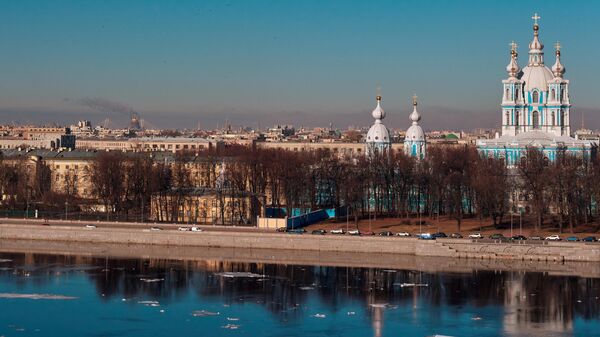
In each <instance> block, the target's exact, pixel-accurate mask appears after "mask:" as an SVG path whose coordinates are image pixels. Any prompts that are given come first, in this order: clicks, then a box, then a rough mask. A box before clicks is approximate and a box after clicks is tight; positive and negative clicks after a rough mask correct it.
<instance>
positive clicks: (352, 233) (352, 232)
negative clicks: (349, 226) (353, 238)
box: [348, 229, 360, 235]
mask: <svg viewBox="0 0 600 337" xmlns="http://www.w3.org/2000/svg"><path fill="white" fill-rule="evenodd" d="M348 234H349V235H360V231H359V230H358V229H353V230H351V231H348Z"/></svg>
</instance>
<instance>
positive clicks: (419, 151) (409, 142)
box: [404, 96, 427, 159]
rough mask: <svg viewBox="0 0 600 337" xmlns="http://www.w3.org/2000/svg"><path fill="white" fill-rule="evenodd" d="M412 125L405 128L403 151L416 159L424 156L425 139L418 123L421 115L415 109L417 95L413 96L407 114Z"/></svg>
mask: <svg viewBox="0 0 600 337" xmlns="http://www.w3.org/2000/svg"><path fill="white" fill-rule="evenodd" d="M409 118H410V120H411V121H412V125H411V126H410V127H409V128H408V130H406V135H405V137H404V153H406V154H407V155H409V156H411V157H415V158H417V159H423V158H425V153H426V144H427V143H426V140H425V132H423V129H422V128H421V126H420V125H419V121H420V120H421V115H420V114H419V112H418V111H417V96H413V111H412V113H411V114H410V116H409Z"/></svg>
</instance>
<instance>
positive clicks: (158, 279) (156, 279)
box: [140, 277, 165, 283]
mask: <svg viewBox="0 0 600 337" xmlns="http://www.w3.org/2000/svg"><path fill="white" fill-rule="evenodd" d="M164 280H165V279H164V278H145V277H142V278H140V281H142V282H146V283H154V282H162V281H164Z"/></svg>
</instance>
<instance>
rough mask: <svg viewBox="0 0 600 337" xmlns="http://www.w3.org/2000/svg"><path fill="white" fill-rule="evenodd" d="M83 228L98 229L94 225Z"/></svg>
mask: <svg viewBox="0 0 600 337" xmlns="http://www.w3.org/2000/svg"><path fill="white" fill-rule="evenodd" d="M85 228H89V229H94V228H98V227H97V226H96V225H92V224H89V225H85Z"/></svg>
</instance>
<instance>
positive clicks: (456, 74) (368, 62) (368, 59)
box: [0, 0, 600, 130]
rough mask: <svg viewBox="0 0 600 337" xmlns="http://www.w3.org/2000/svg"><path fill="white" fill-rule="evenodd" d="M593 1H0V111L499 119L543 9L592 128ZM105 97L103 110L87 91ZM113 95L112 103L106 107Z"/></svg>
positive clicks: (212, 118)
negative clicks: (514, 51) (510, 78)
mask: <svg viewBox="0 0 600 337" xmlns="http://www.w3.org/2000/svg"><path fill="white" fill-rule="evenodd" d="M599 10H600V3H598V2H593V1H581V0H580V1H568V2H567V1H564V0H563V1H544V2H540V1H493V2H492V1H475V0H473V1H449V0H448V1H444V0H437V1H433V0H432V1H422V0H421V1H418V0H414V1H377V2H373V1H350V0H346V1H341V0H340V1H317V0H302V1H300V0H298V1H277V0H272V1H241V0H240V1H233V0H230V1H209V0H203V1H185V0H179V1H166V0H165V1H158V0H155V1H141V0H139V1H138V0H128V1H117V0H110V1H101V2H100V1H94V2H92V1H74V0H73V1H66V0H63V1H56V0H55V1H41V0H35V1H33V0H20V1H7V0H4V1H0V42H1V45H2V52H1V53H0V65H1V69H2V71H1V72H0V74H1V77H0V123H10V122H16V123H51V122H57V123H63V124H65V123H74V122H76V121H77V120H78V119H83V118H87V119H90V120H92V121H93V122H94V123H99V122H102V121H103V120H105V119H106V118H109V119H111V120H112V121H113V124H114V126H125V125H126V122H127V116H126V115H127V113H128V112H127V111H129V110H128V109H133V110H135V111H138V112H139V113H140V114H141V115H142V118H143V119H144V120H145V121H146V123H147V125H149V126H154V127H161V128H185V127H187V128H194V127H196V126H197V125H200V127H202V128H213V127H215V126H216V125H217V124H219V125H222V124H223V123H224V122H225V120H229V122H230V123H231V124H232V125H234V126H239V125H247V126H252V127H256V126H258V125H261V126H271V125H273V124H294V125H296V126H301V125H304V126H318V125H321V126H326V125H329V123H333V124H334V126H336V127H340V128H346V127H347V126H349V125H355V126H362V127H367V126H369V125H370V124H371V123H372V121H373V120H372V117H371V116H370V111H371V110H372V109H373V108H374V106H375V99H374V97H375V95H376V88H377V87H381V94H382V96H383V107H384V109H385V110H386V112H387V118H386V120H385V121H384V122H385V124H386V125H387V126H388V127H389V128H394V129H396V128H399V129H402V128H407V127H408V126H409V124H410V122H409V120H408V115H409V113H410V111H411V96H412V94H413V93H416V94H417V95H418V96H419V111H420V112H421V115H422V117H423V120H422V122H421V125H422V126H423V128H424V129H426V130H431V129H446V128H447V129H457V130H461V129H464V130H467V129H473V128H478V127H481V128H497V127H499V124H500V120H499V118H500V113H499V111H500V98H501V91H502V86H501V80H502V79H504V78H506V71H505V67H506V65H507V64H508V61H509V46H508V44H509V42H510V41H512V40H514V41H516V42H517V44H518V45H519V65H520V66H521V67H523V66H525V65H526V62H527V45H528V44H529V42H530V41H531V39H532V35H533V34H532V20H531V18H530V17H531V16H532V15H533V13H535V12H537V13H538V14H539V15H540V16H541V20H540V39H541V41H542V43H544V45H545V49H544V51H545V52H546V65H552V64H553V63H554V50H553V45H554V43H555V42H556V41H560V42H561V44H562V46H563V48H562V61H563V64H564V65H565V66H566V68H567V73H566V75H565V77H566V78H567V79H569V80H570V81H571V91H570V93H571V98H572V102H573V105H574V107H573V109H572V115H571V125H572V126H573V129H578V128H579V127H580V126H581V114H582V113H584V114H585V123H586V127H588V128H592V129H599V128H600V107H599V103H600V98H598V95H597V93H596V91H597V88H596V81H595V78H596V77H598V76H599V75H600V64H599V63H598V62H597V59H598V58H600V45H598V44H597V43H595V41H596V39H595V38H594V34H595V33H597V32H599V31H600V20H598V18H597V14H596V13H598V12H599ZM105 103H106V104H108V105H109V106H111V107H108V108H104V107H102V106H100V105H98V104H105ZM119 107H120V108H119Z"/></svg>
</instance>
